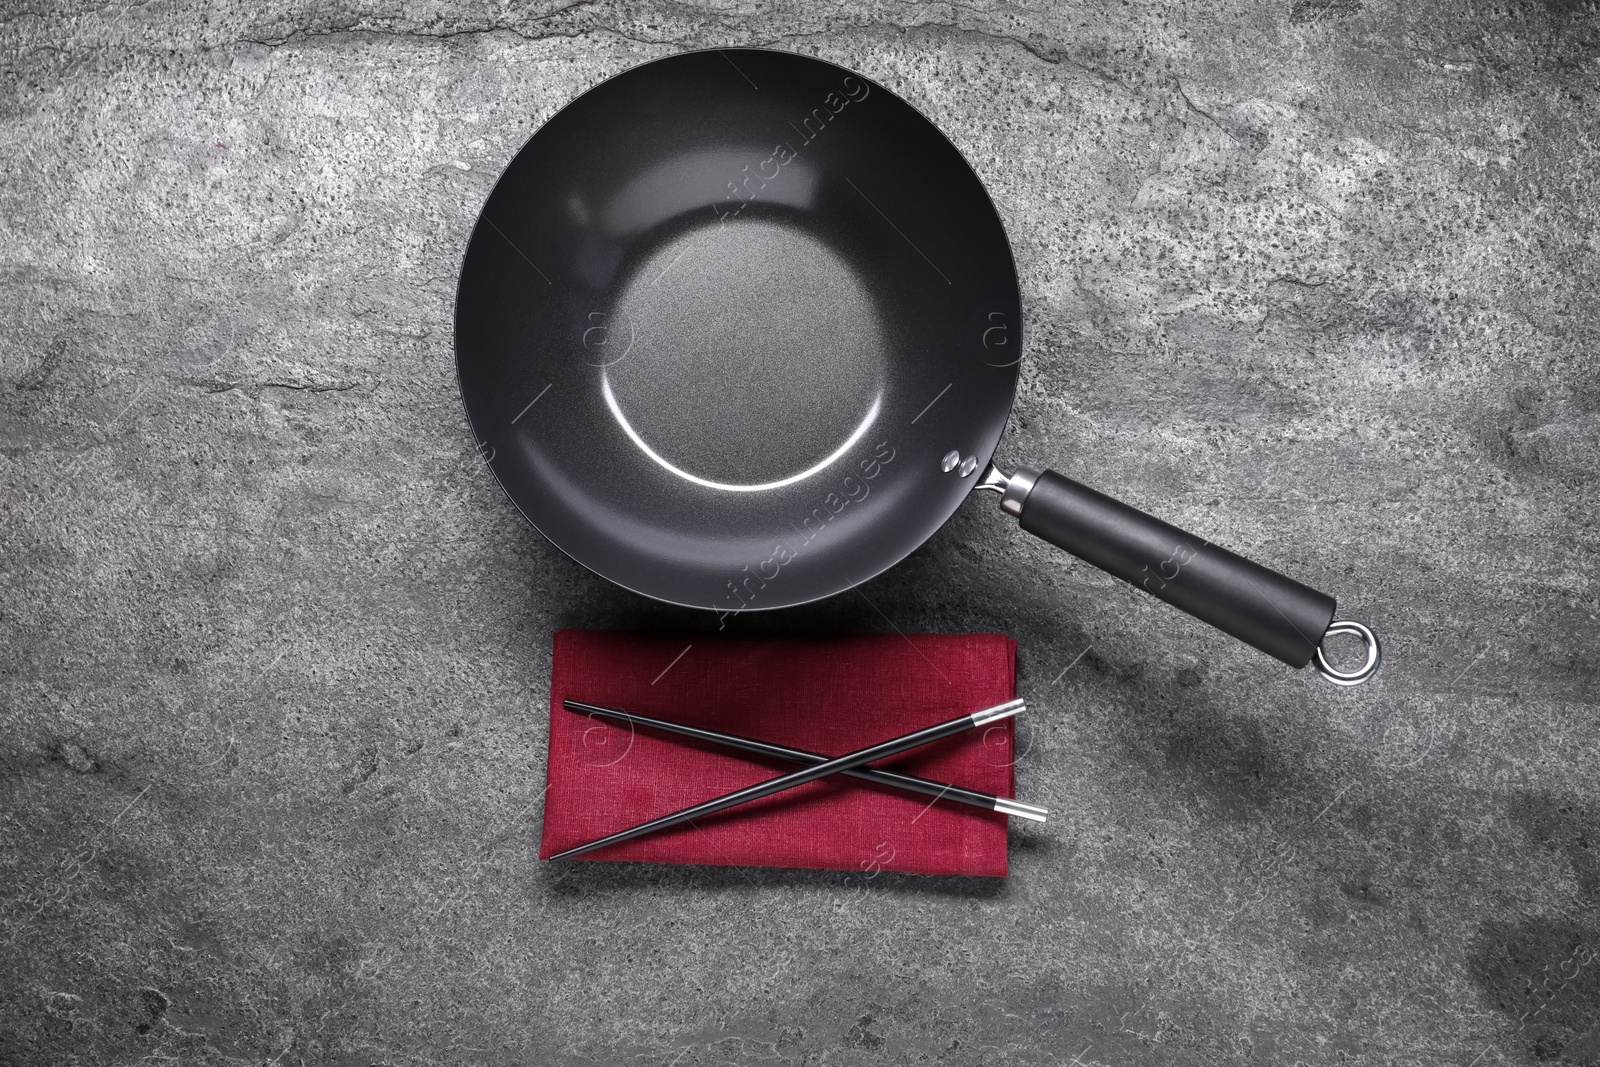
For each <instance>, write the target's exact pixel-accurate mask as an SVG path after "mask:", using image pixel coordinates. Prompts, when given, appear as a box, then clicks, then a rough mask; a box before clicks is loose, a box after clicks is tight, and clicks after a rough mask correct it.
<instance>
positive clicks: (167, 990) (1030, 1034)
mask: <svg viewBox="0 0 1600 1067" xmlns="http://www.w3.org/2000/svg"><path fill="white" fill-rule="evenodd" d="M5 8H6V10H5V11H4V13H3V14H0V56H3V64H4V67H3V71H4V72H3V75H0V175H3V179H0V203H3V210H0V303H3V306H4V309H5V310H4V314H3V315H0V386H3V389H0V523H3V527H0V538H3V541H0V571H3V592H0V698H3V709H0V796H3V800H0V842H3V853H0V884H3V887H4V902H3V904H0V1062H4V1063H5V1064H8V1065H9V1064H53V1063H79V1062H81V1063H96V1064H116V1063H125V1064H131V1063H136V1062H139V1063H142V1062H153V1063H155V1062H165V1063H174V1062H181V1063H196V1064H202V1063H215V1064H224V1063H230V1062H271V1063H279V1064H293V1063H319V1064H320V1063H335V1064H351V1065H356V1064H369V1063H383V1064H397V1065H398V1064H423V1063H495V1064H499V1063H513V1062H520V1063H536V1064H634V1063H645V1064H660V1065H662V1067H667V1065H682V1067H687V1065H690V1064H723V1063H728V1064H734V1063H740V1064H748V1063H757V1062H763V1063H765V1062H771V1063H785V1064H788V1063H794V1064H799V1063H807V1064H856V1063H876V1062H892V1063H940V1064H995V1063H1016V1064H1056V1065H1060V1064H1067V1063H1077V1064H1084V1065H1089V1064H1106V1065H1123V1064H1158V1063H1159V1064H1166V1063H1197V1064H1235V1063H1259V1064H1272V1065H1278V1064H1291V1063H1297V1062H1303V1063H1308V1064H1335V1063H1372V1064H1377V1063H1415V1064H1444V1063H1455V1064H1460V1065H1462V1067H1467V1065H1469V1064H1478V1065H1488V1064H1497V1063H1518V1064H1521V1063H1535V1062H1541V1061H1551V1060H1555V1061H1560V1062H1567V1063H1587V1064H1595V1063H1600V959H1595V958H1594V954H1595V953H1597V952H1600V786H1597V782H1600V728H1597V724H1596V707H1597V703H1600V692H1597V685H1596V666H1595V657H1596V652H1597V649H1596V644H1597V642H1596V637H1595V626H1596V612H1597V610H1600V609H1597V601H1596V596H1597V564H1600V547H1597V541H1596V530H1595V518H1596V515H1597V513H1600V509H1597V501H1596V495H1595V494H1596V487H1597V478H1596V473H1595V465H1596V460H1597V459H1600V362H1597V357H1596V345H1597V342H1600V305H1597V303H1596V296H1597V282H1596V277H1597V274H1600V270H1597V268H1600V237H1597V232H1600V230H1597V222H1600V179H1597V176H1596V173H1597V172H1596V163H1597V161H1600V151H1597V148H1600V146H1597V137H1600V118H1597V115H1600V11H1597V10H1596V8H1595V7H1594V5H1593V4H1584V3H1574V2H1571V0H1544V2H1526V0H1495V2H1485V0H1468V2H1465V3H1461V4H1424V5H1420V6H1419V5H1415V4H1409V3H1368V4H1363V3H1361V2H1359V0H1326V2H1324V0H1292V2H1290V0H1284V2H1279V3H1275V4H1268V5H1254V4H1247V3H1237V2H1233V3H1224V4H1222V5H1220V6H1218V5H1201V4H1176V3H1143V4H1122V5H1115V6H1113V5H1110V4H1100V3H1081V4H1049V3H1045V2H1043V0H1035V2H1034V3H1032V4H1031V5H1009V4H1008V5H990V4H987V3H982V2H979V3H977V4H974V5H929V6H918V5H915V4H910V3H901V2H895V0H885V2H882V3H851V4H848V5H810V4H803V3H799V2H790V3H783V4H778V5H771V6H763V7H762V8H761V9H759V10H758V9H757V6H756V5H754V4H739V3H715V4H703V5H686V4H675V3H661V4H632V5H621V4H614V3H607V2H605V0H578V2H576V3H571V4H569V5H567V6H566V7H561V8H553V7H551V6H550V5H547V4H541V5H533V6H529V7H527V8H520V9H513V7H512V5H510V4H507V3H497V4H493V5H467V4H460V3H449V2H444V0H418V2H415V3H407V4H404V5H399V4H394V3H393V2H392V0H353V2H338V0H334V2H325V0H304V2H299V0H267V2H261V3H253V4H243V3H237V2H233V0H215V2H212V3H208V4H205V5H196V6H194V7H186V6H183V5H177V4H171V3H166V2H163V0H153V2H149V3H140V4H135V5H131V6H128V5H125V4H123V3H122V2H121V0H113V2H112V3H111V4H110V5H109V6H104V7H102V6H98V5H97V4H96V3H95V2H94V0H68V2H52V0H35V2H34V3H32V4H29V5H27V6H26V8H24V6H23V5H22V4H21V3H20V2H13V3H9V4H7V5H5ZM745 43H749V44H766V45H773V46H776V47H780V48H787V49H792V50H796V51H801V52H806V53H812V54H816V55H819V56H822V57H824V58H827V59H831V60H834V61H837V62H840V63H843V64H845V65H847V66H851V67H855V68H857V69H859V70H861V71H862V72H864V73H866V74H868V75H870V76H871V77H873V78H875V79H878V80H880V81H882V82H883V83H884V84H886V85H888V86H890V87H892V88H893V89H894V90H896V91H897V92H899V93H901V94H903V95H904V96H906V97H907V98H909V99H910V100H911V101H913V102H914V103H916V104H917V105H918V106H919V107H921V108H923V109H924V110H925V111H926V112H927V113H928V114H929V115H930V116H931V117H932V118H933V119H934V120H935V121H937V122H938V123H939V124H940V125H942V126H943V128H944V129H946V130H947V131H948V132H949V134H950V136H951V137H952V138H953V139H954V140H955V142H956V143H957V144H958V145H959V146H960V147H961V148H962V149H963V150H964V151H965V152H966V153H967V154H968V156H969V158H970V159H971V160H972V161H973V164H974V166H975V167H976V168H977V169H978V171H979V173H980V174H981V175H982V176H983V178H984V180H985V181H986V182H987V183H988V184H989V187H990V189H991V190H992V192H993V194H994V197H995V199H996V201H997V203H998V205H999V207H1000V210H1001V213H1002V215H1003V216H1004V217H1005V219H1006V221H1007V224H1008V226H1009V227H1010V229H1011V234H1012V239H1013V242H1014V244H1015V248H1016V253H1017V257H1018V260H1019V264H1020V268H1021V271H1022V277H1023V290H1024V294H1025V302H1026V310H1027V313H1028V315H1029V329H1030V334H1029V340H1028V352H1027V361H1026V368H1025V373H1024V377H1023V384H1022V391H1021V394H1020V396H1019V403H1018V409H1017V413H1016V415H1015V417H1014V420H1013V427H1012V431H1011V433H1010V435H1009V437H1008V439H1007V442H1006V445H1005V448H1004V453H1003V454H1004V455H1005V456H1007V457H1010V458H1011V459H1013V460H1014V461H1021V462H1030V461H1037V462H1044V463H1055V464H1057V465H1059V466H1060V467H1061V468H1062V469H1063V470H1065V471H1067V472H1069V473H1072V474H1075V475H1077V476H1080V477H1082V478H1084V479H1085V480H1087V481H1089V482H1091V483H1092V484H1095V485H1098V486H1100V487H1102V488H1105V489H1107V490H1109V491H1111V492H1114V493H1116V494H1118V495H1121V496H1123V497H1125V498H1127V499H1129V500H1131V501H1133V502H1136V503H1140V504H1143V505H1144V506H1146V507H1149V508H1152V509H1153V510H1156V511H1158V512H1160V513H1161V514H1163V515H1164V516H1165V517H1167V518H1169V519H1171V520H1173V521H1176V522H1178V523H1180V524H1183V525H1187V526H1189V527H1191V528H1194V529H1198V530H1201V531H1204V532H1206V533H1209V534H1211V535H1213V536H1214V537H1215V538H1216V539H1218V540H1219V541H1221V542H1223V543H1225V544H1230V545H1232V546H1234V547H1237V548H1240V549H1241V550H1244V551H1246V552H1249V553H1252V554H1257V555H1259V556H1260V557H1262V558H1263V559H1266V560H1268V561H1271V562H1274V563H1276V564H1278V565H1279V566H1281V567H1282V568H1283V569H1285V570H1287V571H1289V572H1290V573H1292V574H1295V575H1297V576H1299V577H1302V578H1304V579H1305V580H1307V581H1309V582H1311V583H1312V584H1315V585H1317V586H1320V587H1322V588H1326V589H1329V590H1330V591H1333V592H1336V593H1338V594H1339V595H1340V597H1341V600H1342V603H1343V607H1344V613H1345V614H1348V615H1350V616H1352V617H1356V618H1361V619H1364V620H1367V621H1369V622H1370V623H1372V624H1373V625H1374V626H1375V627H1377V628H1379V629H1380V630H1381V632H1382V633H1383V634H1384V636H1385V637H1386V638H1387V640H1388V646H1387V647H1388V650H1389V652H1390V655H1391V660H1390V662H1389V664H1388V665H1387V666H1386V668H1385V670H1384V671H1383V673H1382V675H1381V680H1380V681H1378V682H1376V683H1375V684H1372V685H1369V686H1367V687H1365V688H1363V689H1360V690H1357V691H1352V692H1345V691H1338V690H1336V689H1334V687H1332V686H1328V685H1325V684H1323V683H1321V682H1320V681H1319V680H1318V679H1316V678H1314V677H1313V676H1311V675H1309V674H1303V673H1302V674H1294V673H1292V672H1287V671H1284V670H1282V669H1280V668H1278V667H1277V666H1276V665H1274V664H1273V663H1272V662H1271V661H1269V660H1267V659H1265V658H1264V657H1262V656H1260V655H1259V654H1256V653H1254V652H1251V651H1249V650H1248V649H1245V648H1243V647H1242V646H1236V645H1234V644H1232V643H1230V642H1229V641H1228V640H1226V639H1225V638H1222V637H1221V636H1219V635H1217V634H1215V633H1213V632H1211V631H1207V630H1205V629H1204V628H1203V627H1201V626H1199V625H1198V624H1195V623H1192V622H1191V621H1189V620H1188V619H1186V618H1185V617H1183V616H1181V615H1179V614H1177V613H1175V612H1172V611H1171V610H1170V609H1166V608H1164V607H1162V606H1160V605H1158V604H1155V603H1153V602H1146V601H1144V600H1141V599H1140V597H1139V596H1138V595H1137V594H1135V593H1134V592H1133V591H1132V590H1131V589H1127V588H1124V587H1120V586H1118V585H1115V584H1113V583H1112V582H1111V581H1110V580H1109V579H1106V578H1104V577H1102V576H1100V575H1099V574H1097V573H1094V572H1091V571H1089V570H1088V569H1087V568H1085V567H1083V566H1080V565H1077V564H1075V563H1073V562H1071V561H1069V560H1066V559H1064V558H1062V557H1060V556H1058V555H1057V554H1055V553H1053V552H1052V551H1051V550H1049V549H1047V548H1045V547H1044V546H1042V545H1039V544H1035V543H1031V542H1030V540H1029V539H1028V538H1026V537H1025V536H1023V535H1022V534H1020V533H1019V532H1017V531H1016V530H1015V529H1014V527H1013V526H1012V525H1011V524H1010V523H1009V522H1008V521H1006V520H1005V519H1004V517H1003V516H1001V515H999V514H998V512H996V511H995V509H994V508H993V506H992V502H990V501H987V500H985V501H977V500H975V501H973V502H972V503H971V504H969V505H968V506H967V507H966V508H964V509H963V510H962V512H961V513H960V514H958V516H957V517H956V519H955V520H954V521H952V522H951V523H950V525H949V526H947V527H946V529H945V530H944V531H943V532H942V533H941V534H940V535H939V536H937V537H936V538H935V539H934V540H933V541H932V542H931V543H930V544H929V545H927V546H926V547H925V548H924V549H923V550H922V551H920V552H919V553H918V554H917V555H916V556H915V557H914V558H912V559H911V560H909V561H908V562H907V563H905V564H903V565H902V566H900V567H899V568H897V569H896V570H894V571H893V572H891V573H890V574H889V575H887V576H885V577H883V578H882V579H880V580H878V581H875V582H873V583H871V585H870V586H869V588H868V590H867V591H868V593H869V594H870V596H871V598H872V600H873V601H874V602H876V604H878V605H879V606H880V607H882V608H883V610H884V612H885V614H886V615H887V616H888V617H889V618H890V619H892V620H893V625H894V626H897V627H898V628H900V629H902V630H905V631H917V630H940V631H962V630H975V629H994V630H1004V631H1007V632H1009V633H1011V634H1013V635H1015V636H1016V637H1017V638H1018V639H1019V640H1020V642H1021V656H1022V675H1023V677H1022V685H1023V688H1024V691H1025V692H1026V693H1028V694H1029V695H1030V696H1031V697H1032V698H1033V702H1034V705H1035V709H1034V710H1033V711H1032V712H1031V713H1030V714H1031V721H1030V722H1029V723H1027V724H1025V725H1024V726H1023V727H1022V743H1023V745H1024V746H1025V747H1026V752H1025V754H1024V755H1023V757H1022V760H1021V764H1020V767H1019V784H1020V792H1021V795H1022V796H1024V797H1026V798H1029V799H1033V800H1038V801H1040V802H1043V803H1046V804H1048V805H1049V806H1050V807H1051V808H1052V809H1053V810H1054V811H1055V812H1057V813H1058V818H1056V819H1055V820H1054V821H1053V822H1052V823H1051V824H1050V825H1049V827H1048V828H1044V829H1033V828H1026V827H1019V828H1014V829H1013V832H1012V850H1013V875H1012V877H1011V878H1010V879H1009V880H1007V881H1006V882H1004V883H1003V884H1000V883H992V882H978V881H968V880H961V879H948V880H946V879H925V878H915V877H891V876H888V875H884V876H881V877H878V878H875V879H874V878H869V877H866V875H865V874H861V875H845V874H832V873H817V872H789V871H767V870H755V869H743V870H735V869H700V868H653V867H628V866H611V865H573V866H566V867H553V866H541V865H540V864H539V863H538V862H537V861H536V860H535V848H536V831H537V827H538V822H539V814H540V788H541V785H542V777H543V749H544V731H545V727H544V725H543V724H542V722H541V719H542V717H543V715H544V711H543V702H544V699H545V695H546V687H547V673H548V670H549V666H550V664H549V643H550V633H551V631H552V629H553V628H555V627H557V626H562V625H586V626H603V627H619V626H636V625H642V626H650V627H679V628H694V627H704V626H707V625H709V620H707V619H705V618H702V617H700V616H699V615H696V614H693V613H689V612H680V611H675V610H670V609H664V608H661V607H658V606H654V605H652V604H650V603H646V602H643V601H641V600H639V599H637V598H634V597H632V596H630V595H628V594H624V593H621V592H619V591H617V590H615V589H613V588H610V587H608V586H607V585H606V584H604V583H603V582H602V581H600V580H599V579H597V578H595V577H593V576H591V575H590V574H588V573H587V572H584V571H582V570H580V569H579V568H578V567H576V566H575V565H573V564H571V563H570V562H568V561H567V560H566V559H565V558H564V557H562V556H560V555H559V554H558V553H557V552H555V551H554V550H553V549H551V548H550V547H548V546H547V545H546V544H544V543H543V542H542V541H541V540H540V539H539V538H538V537H537V536H536V535H535V534H534V533H533V531H532V530H531V529H529V528H528V527H526V526H525V525H524V524H523V523H522V521H521V520H520V519H519V518H518V517H517V516H516V514H515V513H514V512H513V510H512V508H511V507H510V505H509V504H508V503H507V502H506V501H505V500H504V498H503V497H502V495H501V494H500V492H499V490H498V489H497V488H495V487H494V485H493V484H492V481H491V479H490V477H489V476H488V474H487V472H486V471H484V470H483V469H482V467H481V465H480V464H478V462H477V460H476V458H475V454H474V451H473V447H472V440H471V438H470V436H469V433H468V430H467V427H466V424H465V419H464V417H463V415H462V412H461V408H460V404H459V401H458V400H457V397H456V391H455V386H454V381H453V373H454V372H453V363H452V352H451V337H450V325H449V324H450V312H451V303H452V298H453V289H454V282H455V271H456V268H457V263H458V258H459V256H460V253H461V251H462V249H463V247H464V244H465V241H466V237H467V234H468V232H469V229H470V227H471V224H472V221H473V219H474V217H475V215H476V212H477V210H478V207H479V205H480V204H481V202H482V200H483V198H484V196H485V195H486V193H487V191H488V189H489V188H490V185H491V184H492V182H493V181H494V179H495V176H496V175H497V174H498V172H499V171H500V169H501V167H502V166H504V164H505V163H506V162H507V160H509V159H510V157H511V156H512V154H513V153H514V152H515V150H516V149H517V147H518V146H519V145H520V144H521V143H522V142H523V140H524V139H525V138H526V137H527V136H528V135H529V133H531V132H532V130H533V129H534V128H536V127H537V126H538V124H539V123H540V121H541V120H543V119H544V118H546V117H547V116H549V115H550V114H551V113H552V112H553V111H554V110H555V109H556V108H557V107H559V106H560V105H561V104H562V103H563V102H564V101H566V100H568V99H570V98H571V97H572V96H574V95H575V94H576V93H578V92H580V91H581V90H582V89H584V88H585V87H587V86H589V85H591V84H593V83H594V82H595V81H597V80H599V79H601V78H603V77H605V76H607V75H610V74H614V73H616V72H618V71H620V70H622V69H624V68H626V67H628V66H630V65H632V64H635V63H638V62H640V61H642V60H645V59H649V58H653V57H658V56H662V55H666V54H669V53H671V52H673V51H675V50H679V49H683V48H687V47H699V46H706V45H719V44H745ZM740 625H741V626H744V627H747V628H749V629H755V630H760V629H767V630H775V629H790V630H802V629H825V630H884V629H887V627H888V623H886V621H885V619H884V618H883V617H882V616H880V615H878V614H877V613H876V612H874V611H873V610H872V609H871V608H869V607H868V606H867V605H866V604H865V603H864V602H863V601H862V600H861V599H860V598H859V597H842V598H837V599H836V600H835V601H833V602H829V603H825V604H822V605H819V606H816V607H813V608H809V609H802V610H798V611H795V612H793V613H790V614H787V615H783V616H777V617H762V618H745V619H743V620H741V621H740ZM1086 650H1087V651H1086ZM1069 665H1070V669H1067V668H1068V667H1069ZM1063 671H1064V673H1063Z"/></svg>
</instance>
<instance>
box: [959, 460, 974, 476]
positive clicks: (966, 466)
mask: <svg viewBox="0 0 1600 1067" xmlns="http://www.w3.org/2000/svg"><path fill="white" fill-rule="evenodd" d="M977 469H978V457H977V456H968V457H967V458H966V459H964V460H962V461H961V477H963V478H965V477H966V476H967V475H969V474H971V473H972V472H973V471H975V470H977Z"/></svg>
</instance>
